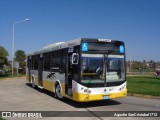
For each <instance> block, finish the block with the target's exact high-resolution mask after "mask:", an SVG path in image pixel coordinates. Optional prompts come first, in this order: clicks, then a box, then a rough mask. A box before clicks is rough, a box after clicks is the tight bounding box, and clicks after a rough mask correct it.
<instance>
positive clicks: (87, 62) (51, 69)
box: [26, 38, 127, 102]
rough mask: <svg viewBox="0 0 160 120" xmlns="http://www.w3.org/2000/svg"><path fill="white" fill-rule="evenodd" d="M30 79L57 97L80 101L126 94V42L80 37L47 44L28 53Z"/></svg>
mask: <svg viewBox="0 0 160 120" xmlns="http://www.w3.org/2000/svg"><path fill="white" fill-rule="evenodd" d="M26 71H27V72H26V75H27V80H28V82H29V83H30V84H31V86H32V87H39V88H41V89H46V90H49V91H51V92H53V93H54V94H53V95H54V96H55V97H56V98H57V99H62V98H63V97H67V98H69V99H72V100H75V101H78V102H89V101H98V100H110V99H114V98H120V97H125V96H126V95H127V88H126V70H125V44H124V42H122V41H118V40H111V39H95V38H94V39H93V38H79V39H75V40H71V41H68V42H59V43H54V44H49V45H47V46H44V47H43V48H42V49H40V50H37V51H35V52H33V53H31V54H28V55H27V68H26Z"/></svg>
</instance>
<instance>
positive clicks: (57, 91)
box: [55, 83, 63, 99]
mask: <svg viewBox="0 0 160 120" xmlns="http://www.w3.org/2000/svg"><path fill="white" fill-rule="evenodd" d="M55 97H56V98H58V99H62V98H63V95H62V89H61V86H60V84H59V83H58V84H57V85H56V88H55Z"/></svg>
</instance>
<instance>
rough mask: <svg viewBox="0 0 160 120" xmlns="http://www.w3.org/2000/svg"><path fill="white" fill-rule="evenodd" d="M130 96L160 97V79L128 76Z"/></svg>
mask: <svg viewBox="0 0 160 120" xmlns="http://www.w3.org/2000/svg"><path fill="white" fill-rule="evenodd" d="M127 88H128V93H129V94H140V95H151V96H158V97H159V96H160V92H159V91H160V77H155V76H127Z"/></svg>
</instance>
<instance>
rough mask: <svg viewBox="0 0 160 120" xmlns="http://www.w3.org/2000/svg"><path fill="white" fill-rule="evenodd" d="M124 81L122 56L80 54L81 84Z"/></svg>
mask: <svg viewBox="0 0 160 120" xmlns="http://www.w3.org/2000/svg"><path fill="white" fill-rule="evenodd" d="M124 79H125V66H124V55H108V54H82V65H81V82H82V83H86V84H94V83H106V82H117V81H123V80H124Z"/></svg>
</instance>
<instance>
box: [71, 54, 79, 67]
mask: <svg viewBox="0 0 160 120" xmlns="http://www.w3.org/2000/svg"><path fill="white" fill-rule="evenodd" d="M78 61H79V54H78V53H73V54H72V64H73V65H77V64H78Z"/></svg>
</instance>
